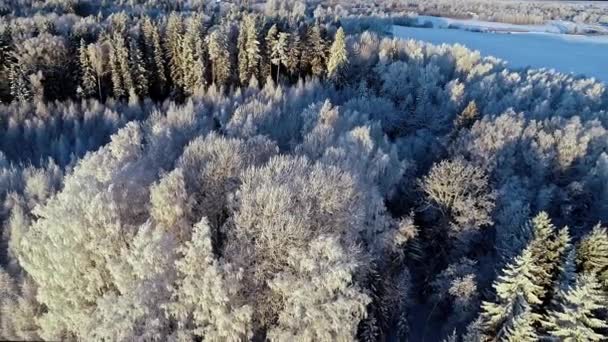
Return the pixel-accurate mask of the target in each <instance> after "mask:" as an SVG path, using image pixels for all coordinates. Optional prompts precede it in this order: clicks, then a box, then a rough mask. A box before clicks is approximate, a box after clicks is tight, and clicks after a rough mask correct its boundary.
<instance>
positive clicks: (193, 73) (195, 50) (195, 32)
mask: <svg viewBox="0 0 608 342" xmlns="http://www.w3.org/2000/svg"><path fill="white" fill-rule="evenodd" d="M202 35H203V32H202V18H200V17H199V16H194V17H192V18H190V22H189V23H188V27H187V30H186V33H185V34H184V36H183V38H182V41H181V57H180V60H181V68H182V71H181V75H182V77H183V80H182V87H183V89H184V91H185V92H186V93H187V94H193V93H194V92H195V91H196V90H197V89H198V88H200V87H202V86H204V85H205V59H204V58H205V50H204V44H203V39H202Z"/></svg>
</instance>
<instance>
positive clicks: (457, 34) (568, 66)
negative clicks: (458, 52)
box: [393, 17, 608, 83]
mask: <svg viewBox="0 0 608 342" xmlns="http://www.w3.org/2000/svg"><path fill="white" fill-rule="evenodd" d="M427 18H433V17H427ZM433 20H435V22H436V23H445V21H448V22H451V23H452V24H454V21H456V22H457V25H458V24H460V25H462V27H459V28H458V29H447V28H442V26H441V25H437V24H436V23H433V24H434V27H432V28H422V27H405V26H394V27H393V34H394V36H395V37H400V38H405V39H415V40H421V41H427V42H430V43H433V44H456V43H458V44H462V45H464V46H466V47H468V48H469V49H472V50H478V51H479V52H480V53H481V54H482V55H486V56H487V55H491V56H495V57H497V58H500V59H502V60H504V61H506V62H507V63H508V64H509V65H511V66H512V67H514V68H519V67H528V66H529V67H532V68H547V69H555V70H556V71H558V72H562V73H573V74H577V75H585V76H587V77H595V78H596V79H598V80H601V81H603V82H606V83H608V36H607V35H572V34H563V33H557V32H560V31H558V29H555V31H550V30H551V29H550V27H552V26H551V24H548V25H511V24H503V23H486V22H479V21H468V22H465V21H463V20H452V19H445V18H436V17H435V19H433ZM443 27H447V25H445V26H443ZM452 27H455V26H454V25H452ZM471 27H477V28H479V29H475V28H474V29H472V30H470V29H469V28H471Z"/></svg>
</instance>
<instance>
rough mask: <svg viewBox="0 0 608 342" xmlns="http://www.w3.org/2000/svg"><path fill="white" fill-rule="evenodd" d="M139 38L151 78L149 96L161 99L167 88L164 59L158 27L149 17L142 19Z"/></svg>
mask: <svg viewBox="0 0 608 342" xmlns="http://www.w3.org/2000/svg"><path fill="white" fill-rule="evenodd" d="M141 36H142V38H143V39H142V42H143V55H144V60H145V63H146V64H145V65H146V70H148V72H149V73H150V76H151V79H150V85H151V88H150V90H151V94H152V95H154V96H157V97H161V96H163V95H164V93H165V88H166V86H167V74H166V69H165V57H164V51H163V46H162V42H161V36H160V32H159V29H158V26H157V25H156V23H155V22H153V21H152V20H151V19H150V18H149V17H144V19H143V23H142V26H141Z"/></svg>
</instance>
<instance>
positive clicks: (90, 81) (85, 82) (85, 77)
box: [78, 40, 97, 97]
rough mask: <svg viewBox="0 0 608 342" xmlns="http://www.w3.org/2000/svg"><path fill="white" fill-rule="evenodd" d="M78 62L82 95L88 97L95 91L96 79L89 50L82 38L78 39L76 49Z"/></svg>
mask: <svg viewBox="0 0 608 342" xmlns="http://www.w3.org/2000/svg"><path fill="white" fill-rule="evenodd" d="M78 55H79V63H80V89H81V95H82V96H83V97H90V96H93V95H94V94H96V93H97V80H96V79H95V71H94V69H93V65H92V63H91V60H90V58H89V52H88V48H87V45H86V43H85V42H84V40H81V41H80V47H79V49H78Z"/></svg>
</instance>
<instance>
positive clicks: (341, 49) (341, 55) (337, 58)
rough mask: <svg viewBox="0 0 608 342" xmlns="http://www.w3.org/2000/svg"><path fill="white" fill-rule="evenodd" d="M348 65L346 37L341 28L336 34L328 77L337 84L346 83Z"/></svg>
mask: <svg viewBox="0 0 608 342" xmlns="http://www.w3.org/2000/svg"><path fill="white" fill-rule="evenodd" d="M347 65H348V52H347V51H346V35H345V34H344V29H342V28H341V27H340V28H339V29H338V32H336V38H335V39H334V42H333V44H332V45H331V48H330V49H329V59H328V60H327V76H328V77H329V78H330V79H331V80H332V81H334V82H336V83H341V82H343V81H344V69H345V68H346V66H347Z"/></svg>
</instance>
